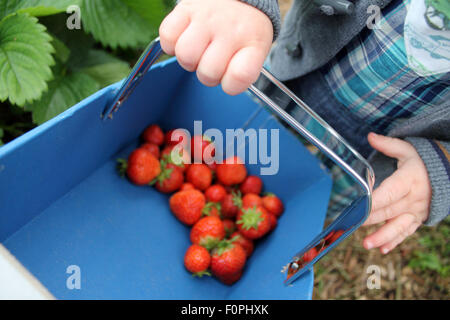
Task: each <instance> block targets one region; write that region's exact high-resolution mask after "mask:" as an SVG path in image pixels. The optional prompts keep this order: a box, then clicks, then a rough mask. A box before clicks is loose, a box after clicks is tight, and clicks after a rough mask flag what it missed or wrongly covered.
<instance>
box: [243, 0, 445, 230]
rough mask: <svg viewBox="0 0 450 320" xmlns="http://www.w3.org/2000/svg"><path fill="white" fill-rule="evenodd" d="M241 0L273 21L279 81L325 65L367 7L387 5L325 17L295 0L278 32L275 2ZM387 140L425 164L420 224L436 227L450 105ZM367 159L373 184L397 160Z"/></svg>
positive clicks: (380, 1)
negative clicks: (399, 142) (401, 142)
mask: <svg viewBox="0 0 450 320" xmlns="http://www.w3.org/2000/svg"><path fill="white" fill-rule="evenodd" d="M240 1H243V2H246V3H248V4H250V5H253V6H255V7H256V8H258V9H260V10H262V11H263V12H264V13H266V14H267V15H268V17H269V18H270V19H271V20H272V23H273V26H274V34H275V38H277V41H276V43H275V45H274V48H273V50H272V52H271V55H270V65H271V71H272V73H274V75H275V76H276V77H278V78H279V79H280V80H283V81H286V80H291V79H294V78H298V77H301V76H303V75H305V74H307V73H309V72H312V71H315V70H317V69H318V68H320V67H322V66H324V65H325V64H326V63H328V62H329V61H330V60H331V59H332V58H333V57H334V56H335V55H336V54H337V53H338V52H339V51H340V50H341V49H342V48H343V47H345V46H346V45H347V44H348V43H349V42H350V40H352V39H353V38H354V37H355V36H356V35H357V34H358V33H360V32H361V31H362V30H363V29H364V28H365V27H366V24H367V21H368V19H369V17H370V16H371V14H372V12H371V11H370V10H368V8H369V6H370V5H377V6H379V7H380V8H384V7H386V6H387V5H388V4H389V3H390V2H391V0H356V1H353V3H354V5H355V10H354V13H353V14H351V15H333V16H327V15H325V14H323V13H321V11H320V10H319V8H318V7H317V6H316V5H315V4H314V3H313V1H312V0H296V1H295V2H294V4H293V7H292V8H291V10H290V11H289V13H288V14H287V16H286V19H285V22H284V24H283V27H282V28H281V19H280V11H279V8H278V1H277V0H240ZM300 98H301V97H300ZM389 136H392V137H398V138H402V139H405V140H406V141H409V142H410V143H411V144H412V145H413V146H414V147H415V148H416V150H417V152H418V153H419V155H420V156H421V158H422V160H423V161H424V163H425V165H426V167H427V170H428V175H429V178H430V182H431V186H432V189H433V192H432V200H431V211H430V216H429V218H428V220H427V221H426V222H425V224H426V225H435V224H437V223H438V222H440V221H441V220H442V219H444V218H445V217H446V216H447V215H448V214H449V213H450V163H449V161H450V101H446V102H444V103H443V104H442V105H438V106H433V107H429V108H427V109H426V110H425V111H424V112H423V113H421V114H419V115H417V116H415V117H413V118H410V119H408V120H407V121H405V122H402V123H401V124H399V125H398V126H397V127H394V128H393V129H392V130H391V131H390V133H389ZM369 160H370V162H371V164H372V166H373V167H374V170H375V174H376V179H377V185H378V184H379V183H380V182H381V181H383V180H384V179H385V178H387V177H388V176H390V175H391V174H392V173H393V172H394V171H395V170H396V161H395V160H394V159H391V158H388V157H386V156H384V155H382V154H380V153H374V154H373V155H372V156H371V157H370V158H369Z"/></svg>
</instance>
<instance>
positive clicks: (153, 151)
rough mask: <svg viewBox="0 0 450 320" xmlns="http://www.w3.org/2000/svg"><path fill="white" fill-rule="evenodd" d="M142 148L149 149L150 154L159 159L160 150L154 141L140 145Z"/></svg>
mask: <svg viewBox="0 0 450 320" xmlns="http://www.w3.org/2000/svg"><path fill="white" fill-rule="evenodd" d="M141 148H142V149H147V150H148V151H150V153H151V154H152V155H154V156H155V158H156V159H159V157H160V155H161V152H160V151H159V147H158V146H157V145H156V144H154V143H149V142H146V143H144V144H143V145H142V146H141Z"/></svg>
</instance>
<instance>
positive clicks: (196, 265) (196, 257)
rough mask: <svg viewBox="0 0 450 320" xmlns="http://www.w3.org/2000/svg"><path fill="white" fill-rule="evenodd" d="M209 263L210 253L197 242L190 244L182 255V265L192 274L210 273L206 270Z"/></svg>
mask: <svg viewBox="0 0 450 320" xmlns="http://www.w3.org/2000/svg"><path fill="white" fill-rule="evenodd" d="M210 264H211V255H210V254H209V252H208V250H206V249H205V248H203V247H202V246H199V245H197V244H193V245H192V246H190V247H189V248H188V249H187V251H186V254H185V255H184V266H185V267H186V269H187V270H188V271H189V272H191V273H192V274H193V275H194V276H199V277H202V276H204V275H208V276H209V275H211V274H210V273H209V272H208V268H209V265H210Z"/></svg>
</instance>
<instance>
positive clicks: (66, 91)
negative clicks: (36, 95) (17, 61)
mask: <svg viewBox="0 0 450 320" xmlns="http://www.w3.org/2000/svg"><path fill="white" fill-rule="evenodd" d="M48 86H49V89H48V91H47V92H46V93H45V94H44V95H43V96H42V98H41V99H40V100H39V101H36V102H34V103H33V104H31V105H30V106H28V107H27V109H28V110H30V111H32V113H33V121H34V122H35V123H37V124H42V123H44V122H45V121H47V120H50V119H51V118H53V117H55V116H57V115H58V114H60V113H61V112H63V111H65V110H67V109H68V108H70V107H72V106H73V105H75V104H76V103H78V102H80V101H81V100H83V99H84V98H86V97H88V96H90V95H91V94H93V93H95V92H96V91H97V90H99V89H100V86H99V84H98V83H97V81H95V80H94V79H93V78H92V77H90V76H89V75H87V74H85V73H82V72H73V73H68V74H66V70H65V69H64V68H63V67H62V66H57V67H56V68H55V79H54V80H52V81H51V82H49V85H48Z"/></svg>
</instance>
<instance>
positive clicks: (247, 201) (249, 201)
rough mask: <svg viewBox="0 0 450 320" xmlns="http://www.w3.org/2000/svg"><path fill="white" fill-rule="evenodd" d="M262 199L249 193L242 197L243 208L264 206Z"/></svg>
mask: <svg viewBox="0 0 450 320" xmlns="http://www.w3.org/2000/svg"><path fill="white" fill-rule="evenodd" d="M262 204H263V203H262V199H261V197H260V196H258V195H257V194H254V193H247V194H246V195H245V196H243V197H242V207H243V208H253V207H254V206H257V207H260V206H262Z"/></svg>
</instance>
